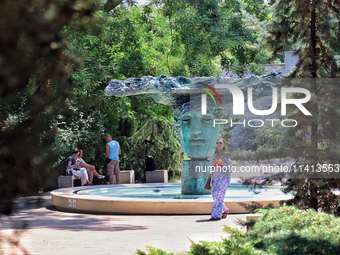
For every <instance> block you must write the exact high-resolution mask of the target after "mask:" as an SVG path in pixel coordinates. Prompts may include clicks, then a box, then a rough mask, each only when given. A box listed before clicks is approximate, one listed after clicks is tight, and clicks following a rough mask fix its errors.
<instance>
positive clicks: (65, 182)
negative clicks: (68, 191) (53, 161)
mask: <svg viewBox="0 0 340 255" xmlns="http://www.w3.org/2000/svg"><path fill="white" fill-rule="evenodd" d="M77 186H81V178H78V177H76V176H73V175H68V176H63V175H61V176H59V177H58V189H62V188H72V187H77Z"/></svg>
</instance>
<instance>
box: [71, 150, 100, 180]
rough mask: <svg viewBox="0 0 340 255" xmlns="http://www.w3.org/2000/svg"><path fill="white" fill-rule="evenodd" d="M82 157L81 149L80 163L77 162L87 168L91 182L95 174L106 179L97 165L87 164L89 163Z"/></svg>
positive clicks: (81, 151)
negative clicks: (98, 170) (97, 169)
mask: <svg viewBox="0 0 340 255" xmlns="http://www.w3.org/2000/svg"><path fill="white" fill-rule="evenodd" d="M82 157H83V150H80V152H79V157H78V163H77V164H78V165H80V166H81V167H84V168H86V170H87V174H88V176H89V181H90V182H91V183H92V181H93V175H95V176H97V178H98V179H104V178H105V176H104V175H100V174H99V173H98V172H97V171H96V169H95V166H93V165H90V164H87V163H86V162H85V160H84V159H82Z"/></svg>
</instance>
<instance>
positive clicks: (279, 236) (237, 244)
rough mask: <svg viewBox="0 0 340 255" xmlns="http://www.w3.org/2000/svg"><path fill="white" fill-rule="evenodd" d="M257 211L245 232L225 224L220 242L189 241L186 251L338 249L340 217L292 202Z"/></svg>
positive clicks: (279, 254) (285, 253)
mask: <svg viewBox="0 0 340 255" xmlns="http://www.w3.org/2000/svg"><path fill="white" fill-rule="evenodd" d="M257 213H261V214H262V215H263V216H262V217H261V218H260V219H258V220H257V222H256V223H255V225H254V226H253V229H251V230H249V231H248V232H246V233H243V232H241V231H239V230H237V229H233V228H230V227H227V226H226V227H224V231H225V232H226V233H227V234H228V235H229V237H227V238H223V239H222V241H220V242H217V241H213V242H206V241H200V242H199V243H194V242H192V244H191V246H190V251H189V252H188V253H187V254H192V255H194V254H195V255H197V254H202V255H203V254H204V255H205V254H233V255H234V254H249V255H250V254H268V255H269V254H273V255H290V254H291V255H293V254H294V255H295V254H334V255H335V254H339V253H340V246H339V242H340V219H339V218H337V217H335V216H333V215H330V214H325V213H317V212H316V211H314V210H312V209H309V210H306V211H301V210H299V209H297V208H296V207H295V206H286V205H285V206H282V207H279V208H274V209H259V210H257ZM154 250H155V249H154ZM159 252H161V251H159ZM140 254H145V253H140ZM159 254H164V253H159Z"/></svg>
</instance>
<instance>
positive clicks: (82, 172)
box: [67, 149, 92, 186]
mask: <svg viewBox="0 0 340 255" xmlns="http://www.w3.org/2000/svg"><path fill="white" fill-rule="evenodd" d="M79 153H80V151H79V150H78V149H74V150H73V151H72V156H69V157H68V158H67V170H68V171H71V172H72V175H74V176H77V177H82V178H81V179H82V185H85V186H86V185H90V184H92V183H91V182H90V181H89V177H88V175H87V171H86V168H81V167H78V165H77V159H78V156H79ZM83 182H84V183H83Z"/></svg>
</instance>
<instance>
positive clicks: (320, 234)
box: [246, 206, 340, 254]
mask: <svg viewBox="0 0 340 255" xmlns="http://www.w3.org/2000/svg"><path fill="white" fill-rule="evenodd" d="M257 212H258V213H262V214H263V216H262V217H261V218H260V220H258V222H257V223H256V224H255V225H254V228H253V230H251V231H249V232H247V234H246V241H248V242H249V243H250V244H252V245H253V246H254V247H255V248H257V249H258V250H262V252H264V254H271V253H272V254H338V253H339V252H340V246H339V245H338V244H339V241H340V240H339V238H340V237H339V231H340V220H339V219H338V218H336V217H335V216H332V215H329V214H325V213H317V212H316V211H314V210H306V211H301V210H299V209H297V208H296V207H294V206H283V207H280V208H275V209H271V210H263V209H261V210H258V211H257Z"/></svg>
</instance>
